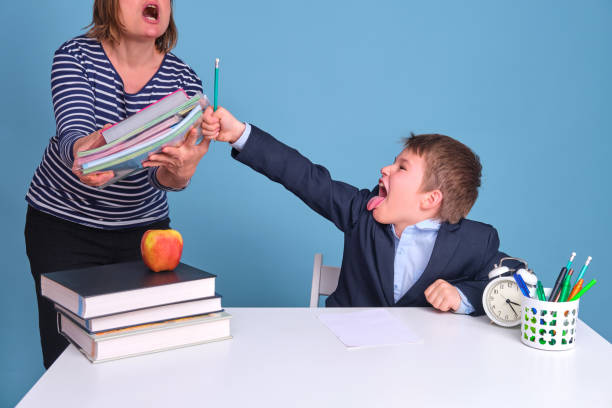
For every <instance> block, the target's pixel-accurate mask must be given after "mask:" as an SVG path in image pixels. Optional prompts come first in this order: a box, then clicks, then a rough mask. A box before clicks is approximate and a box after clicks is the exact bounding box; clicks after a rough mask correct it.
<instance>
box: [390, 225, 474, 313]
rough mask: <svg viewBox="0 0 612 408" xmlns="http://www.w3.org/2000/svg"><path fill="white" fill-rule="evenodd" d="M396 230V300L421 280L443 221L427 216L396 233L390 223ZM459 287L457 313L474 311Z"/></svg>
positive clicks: (394, 264) (394, 292) (394, 268)
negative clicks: (399, 233)
mask: <svg viewBox="0 0 612 408" xmlns="http://www.w3.org/2000/svg"><path fill="white" fill-rule="evenodd" d="M389 227H390V228H391V231H393V238H394V241H395V260H394V262H393V271H394V279H393V299H394V300H395V302H397V301H398V300H400V299H401V297H402V296H404V295H405V294H406V292H408V290H409V289H410V288H411V287H412V285H414V283H415V282H416V281H417V280H419V278H420V277H421V275H422V274H423V272H424V271H425V268H426V267H427V264H428V263H429V258H431V253H432V251H433V247H434V244H435V243H436V238H437V237H438V230H439V229H440V222H439V221H437V220H424V221H421V222H419V223H416V224H415V225H410V226H408V227H406V228H405V229H404V231H402V236H401V237H400V238H398V237H397V234H396V233H395V227H394V226H393V224H391V225H390V226H389ZM457 290H458V291H459V295H460V296H461V305H460V306H459V309H457V310H456V311H455V313H463V314H469V313H472V312H473V311H474V308H473V307H472V305H471V304H470V302H469V300H468V299H467V298H466V297H465V295H464V294H463V293H462V292H461V290H459V289H457Z"/></svg>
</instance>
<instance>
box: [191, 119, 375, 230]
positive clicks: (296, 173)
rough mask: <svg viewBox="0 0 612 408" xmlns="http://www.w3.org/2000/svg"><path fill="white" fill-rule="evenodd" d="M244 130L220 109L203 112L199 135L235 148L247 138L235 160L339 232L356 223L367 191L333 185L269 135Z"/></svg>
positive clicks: (319, 169) (320, 170)
mask: <svg viewBox="0 0 612 408" xmlns="http://www.w3.org/2000/svg"><path fill="white" fill-rule="evenodd" d="M246 129H247V128H246V125H245V124H244V123H242V122H240V121H238V120H237V119H236V118H234V117H233V116H232V115H231V113H230V112H228V111H227V110H225V109H223V108H218V109H217V110H216V111H215V112H213V111H212V109H210V108H209V109H207V110H206V111H205V112H204V115H203V121H202V134H203V135H204V136H205V137H207V138H210V139H214V140H218V141H223V142H229V143H232V145H233V146H234V147H236V142H239V143H241V142H244V139H245V138H246V137H248V140H247V141H246V143H245V144H244V145H243V147H242V149H241V151H238V150H237V149H236V148H234V149H233V150H232V157H234V158H235V159H236V160H238V161H240V162H242V163H244V164H246V165H248V166H249V167H251V168H253V169H254V170H255V171H257V172H259V173H261V174H263V175H265V176H266V177H268V178H269V179H271V180H273V181H276V182H278V183H280V184H282V185H283V186H284V187H285V188H286V189H288V190H289V191H291V192H292V193H294V194H295V195H297V196H298V197H299V198H300V199H301V200H302V201H304V202H305V203H306V204H307V205H308V206H309V207H310V208H312V209H313V210H315V211H316V212H317V213H319V214H320V215H322V216H324V217H325V218H327V219H329V220H330V221H332V222H333V223H334V224H335V225H336V226H337V227H338V228H339V229H340V230H342V231H346V230H347V229H349V228H350V227H351V226H352V225H353V224H354V223H355V222H356V220H357V219H358V216H359V213H360V212H361V211H364V210H365V207H366V203H367V200H368V198H369V197H370V196H371V195H372V193H371V192H370V191H368V190H358V189H357V188H355V187H353V186H351V185H349V184H346V183H343V182H340V181H335V180H333V179H332V178H331V175H330V174H329V171H328V170H327V169H326V168H325V167H323V166H320V165H316V164H313V163H312V162H311V161H310V160H308V159H307V158H306V157H304V156H302V155H301V154H300V153H299V152H298V151H297V150H295V149H292V148H291V147H289V146H287V145H285V144H283V143H281V142H279V141H278V140H276V139H275V138H274V137H272V136H271V135H269V134H268V133H266V132H264V131H262V130H260V129H258V128H257V127H255V126H250V134H249V135H244V134H243V133H245V130H246ZM241 136H242V139H241ZM239 139H241V140H240V141H239Z"/></svg>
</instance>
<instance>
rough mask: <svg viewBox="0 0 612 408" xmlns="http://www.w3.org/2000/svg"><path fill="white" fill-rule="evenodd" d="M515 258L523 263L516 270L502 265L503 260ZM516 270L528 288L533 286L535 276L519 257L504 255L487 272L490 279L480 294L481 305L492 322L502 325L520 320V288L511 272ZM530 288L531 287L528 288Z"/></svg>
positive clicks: (514, 323) (535, 280) (512, 323)
mask: <svg viewBox="0 0 612 408" xmlns="http://www.w3.org/2000/svg"><path fill="white" fill-rule="evenodd" d="M511 259H512V260H516V261H519V262H521V263H523V264H524V265H525V267H524V268H520V269H519V270H518V271H517V270H515V269H512V268H510V267H508V266H503V265H502V263H503V262H504V261H505V260H511ZM514 272H516V273H518V274H519V275H521V277H522V278H523V280H524V281H525V283H526V284H527V286H528V288H529V287H532V286H533V287H535V284H536V282H537V281H538V279H537V277H536V276H535V274H534V273H533V271H531V270H530V269H529V268H528V267H527V262H525V261H523V260H522V259H519V258H511V257H505V258H502V259H500V260H499V265H497V264H496V265H495V267H494V268H493V270H492V271H491V272H489V279H491V281H490V282H489V283H488V284H487V286H486V287H485V289H484V292H483V294H482V305H483V307H484V310H485V313H486V314H487V316H489V319H491V321H492V322H493V323H496V324H498V325H500V326H504V327H512V326H517V325H518V324H519V323H520V322H521V297H522V296H523V294H522V293H521V289H520V288H519V287H518V285H517V283H516V281H515V280H514V278H513V277H512V274H513V273H514ZM530 289H531V288H530Z"/></svg>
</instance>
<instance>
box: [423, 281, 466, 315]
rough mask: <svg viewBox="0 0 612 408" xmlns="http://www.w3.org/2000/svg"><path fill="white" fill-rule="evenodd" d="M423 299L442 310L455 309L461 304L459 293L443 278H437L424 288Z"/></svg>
mask: <svg viewBox="0 0 612 408" xmlns="http://www.w3.org/2000/svg"><path fill="white" fill-rule="evenodd" d="M425 299H427V301H428V302H429V303H431V305H432V306H433V307H434V308H436V309H438V310H441V311H443V312H447V311H449V310H450V309H452V310H457V309H459V306H461V295H459V291H458V290H457V288H456V287H454V286H453V285H451V284H450V283H448V282H447V281H445V280H442V279H438V280H437V281H435V282H434V283H432V284H431V285H430V286H429V287H428V288H427V289H425Z"/></svg>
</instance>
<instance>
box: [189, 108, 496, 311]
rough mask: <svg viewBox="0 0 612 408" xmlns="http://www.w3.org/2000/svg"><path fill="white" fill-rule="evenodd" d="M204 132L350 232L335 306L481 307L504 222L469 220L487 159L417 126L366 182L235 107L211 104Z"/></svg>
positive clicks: (332, 299) (330, 301) (346, 235)
mask: <svg viewBox="0 0 612 408" xmlns="http://www.w3.org/2000/svg"><path fill="white" fill-rule="evenodd" d="M201 127H202V132H203V134H204V136H205V137H207V138H209V139H214V140H218V141H224V142H229V143H231V144H232V147H233V149H232V157H234V158H235V159H237V160H238V161H240V162H242V163H244V164H246V165H248V166H250V167H252V168H253V169H254V170H256V171H258V172H260V173H262V174H264V175H265V176H267V177H268V178H270V179H271V180H273V181H276V182H279V183H281V184H282V185H283V186H285V188H287V189H288V190H290V191H291V192H293V193H294V194H296V195H297V196H298V197H299V198H300V199H302V201H304V202H305V203H306V204H307V205H308V206H310V207H311V208H312V209H313V210H315V211H316V212H318V213H319V214H321V215H322V216H324V217H325V218H327V219H329V220H330V221H332V222H333V223H334V224H335V225H336V226H337V227H338V228H339V229H340V230H341V231H343V232H344V254H343V259H342V267H341V273H340V278H339V281H338V287H337V289H336V291H335V292H334V293H333V294H332V295H330V296H329V297H328V298H327V301H326V305H327V306H341V307H347V306H358V307H389V306H428V305H430V304H431V305H432V306H433V307H434V308H436V309H438V310H441V311H449V310H450V311H453V312H456V313H465V314H473V315H480V314H483V313H484V310H483V307H482V293H483V289H484V286H485V285H486V284H487V281H488V277H487V275H488V272H489V271H490V270H491V269H492V268H493V264H494V263H496V262H498V261H499V259H500V258H501V257H502V256H504V255H505V254H503V253H501V252H499V251H498V247H499V238H498V236H497V231H496V230H495V228H493V227H492V226H490V225H487V224H483V223H480V222H476V221H470V220H467V219H465V218H464V217H465V216H466V215H467V214H468V212H469V210H470V209H471V207H472V205H473V204H474V202H475V201H476V197H477V196H478V187H479V186H480V176H481V168H482V167H481V165H480V161H479V159H478V156H476V155H475V154H474V153H473V152H472V151H471V150H470V149H469V148H468V147H467V146H465V145H463V144H462V143H460V142H458V141H456V140H454V139H452V138H450V137H448V136H444V135H436V134H433V135H418V136H415V135H412V136H411V137H410V138H408V139H406V140H405V148H404V149H403V151H402V152H401V153H400V154H399V155H398V156H397V157H396V159H395V161H394V162H393V163H392V164H390V165H388V166H386V167H383V168H382V170H381V173H382V177H381V178H380V180H379V184H378V186H377V187H376V188H375V189H374V190H372V191H369V190H358V189H357V188H355V187H353V186H350V185H348V184H346V183H342V182H338V181H334V180H332V178H331V177H330V175H329V172H328V171H327V169H325V168H324V167H322V166H319V165H315V164H313V163H311V162H310V161H309V160H308V159H306V158H305V157H303V156H302V155H300V154H299V153H298V152H297V151H296V150H294V149H292V148H290V147H288V146H286V145H284V144H282V143H281V142H279V141H277V140H276V139H274V138H273V137H272V136H271V135H269V134H267V133H265V132H264V131H262V130H260V129H258V128H257V127H255V126H252V125H249V124H246V123H242V122H240V121H238V120H237V119H236V118H234V117H233V116H232V115H231V113H230V112H228V111H227V110H225V109H223V108H219V109H218V110H217V111H215V112H213V111H212V109H211V108H208V109H207V110H206V111H205V112H204V115H203V121H202V125H201Z"/></svg>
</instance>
